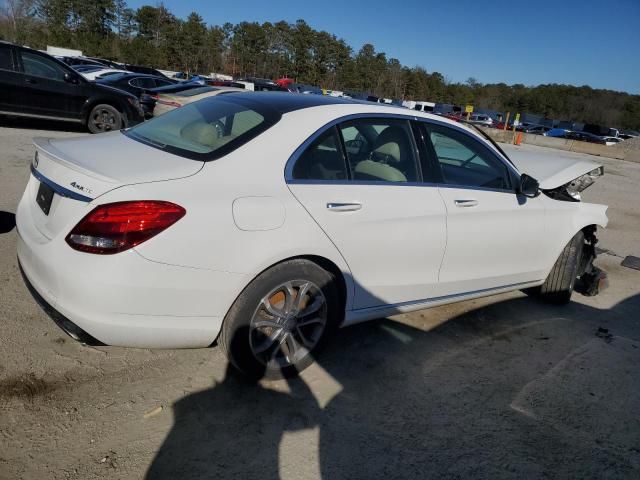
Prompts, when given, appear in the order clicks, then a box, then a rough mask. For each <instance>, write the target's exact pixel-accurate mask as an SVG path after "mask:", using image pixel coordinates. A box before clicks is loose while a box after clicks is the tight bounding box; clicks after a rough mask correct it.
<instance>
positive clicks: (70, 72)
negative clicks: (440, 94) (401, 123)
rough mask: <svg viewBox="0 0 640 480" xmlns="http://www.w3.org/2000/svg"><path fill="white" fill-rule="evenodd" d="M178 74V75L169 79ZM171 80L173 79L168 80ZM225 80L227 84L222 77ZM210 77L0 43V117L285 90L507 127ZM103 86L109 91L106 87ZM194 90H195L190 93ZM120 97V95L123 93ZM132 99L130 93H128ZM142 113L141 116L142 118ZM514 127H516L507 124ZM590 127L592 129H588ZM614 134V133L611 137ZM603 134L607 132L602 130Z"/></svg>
mask: <svg viewBox="0 0 640 480" xmlns="http://www.w3.org/2000/svg"><path fill="white" fill-rule="evenodd" d="M172 73H173V75H171V74H172ZM168 75H171V76H172V78H169V76H168ZM220 78H224V79H220ZM231 78H232V77H229V76H221V77H218V78H211V77H208V76H203V75H193V74H186V73H182V72H178V73H175V72H169V71H164V73H163V71H160V70H157V69H154V68H150V67H144V66H139V65H131V64H120V63H117V62H113V61H110V60H106V59H102V58H95V57H82V56H56V57H53V56H50V55H49V54H47V53H44V52H40V51H37V50H32V49H30V48H27V47H20V46H17V45H13V44H10V43H7V42H0V87H2V90H3V91H2V92H0V114H3V113H4V114H12V115H21V116H31V117H41V118H50V119H56V120H63V121H73V122H80V123H82V124H84V125H86V126H87V128H88V129H89V130H90V131H91V132H94V133H98V132H103V131H110V130H114V129H120V128H124V127H128V126H132V125H135V124H136V123H138V122H140V121H143V120H144V119H148V118H151V117H152V116H154V115H158V114H161V113H164V112H166V111H168V110H171V109H174V108H178V107H180V106H182V105H185V104H187V103H191V102H192V101H195V100H197V99H200V98H204V97H206V96H212V95H219V94H223V93H232V92H238V91H242V90H249V91H281V92H292V93H300V94H319V95H328V96H333V97H342V98H355V99H360V100H363V101H369V102H374V103H382V104H388V105H396V104H397V106H404V107H406V108H410V109H412V110H418V111H427V109H429V111H430V112H431V113H434V114H436V115H440V116H443V117H445V118H448V119H451V120H455V121H458V122H459V121H464V122H466V123H470V124H473V125H478V126H483V127H487V128H499V129H502V128H505V123H504V122H503V121H501V119H494V118H492V116H491V115H489V114H485V113H479V112H475V113H471V114H467V113H464V112H462V111H457V112H449V113H442V112H437V111H432V110H433V109H434V106H435V105H436V104H435V103H432V102H402V105H400V103H398V102H399V101H396V100H392V99H385V98H378V97H373V96H366V95H363V94H358V93H353V92H338V91H328V90H321V89H320V88H318V87H314V86H311V85H305V84H298V83H295V82H294V81H293V80H292V79H289V78H281V79H279V80H278V81H277V82H274V81H272V80H270V79H266V78H257V77H244V78H239V79H235V80H231ZM100 87H104V88H100ZM189 91H191V92H190V93H188V92H189ZM118 92H120V93H118ZM125 93H126V94H129V95H124V94H125ZM140 112H142V115H141V114H140ZM506 127H507V128H512V125H511V126H506ZM516 130H518V131H521V132H524V133H529V134H537V135H546V136H553V137H564V138H571V139H575V140H582V141H588V142H593V143H600V144H604V145H615V144H617V143H619V142H621V141H623V139H624V138H631V137H633V136H637V135H634V134H637V133H638V132H628V133H623V132H621V133H620V134H619V136H618V130H615V129H609V134H607V135H596V134H595V133H593V132H587V131H571V130H563V129H557V128H555V129H554V128H552V127H549V126H546V125H540V124H532V123H527V122H522V123H520V124H519V125H517V126H516ZM585 130H587V129H586V128H585ZM611 131H614V134H611ZM601 133H602V132H601Z"/></svg>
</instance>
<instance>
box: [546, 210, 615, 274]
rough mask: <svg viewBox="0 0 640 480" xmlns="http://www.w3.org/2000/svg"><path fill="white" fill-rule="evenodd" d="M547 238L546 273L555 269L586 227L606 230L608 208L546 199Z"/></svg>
mask: <svg viewBox="0 0 640 480" xmlns="http://www.w3.org/2000/svg"><path fill="white" fill-rule="evenodd" d="M544 202H545V210H546V215H545V223H546V228H545V238H544V243H545V245H546V248H545V249H544V251H545V254H544V256H543V262H544V266H545V271H546V272H547V273H548V272H550V271H551V269H552V268H553V265H554V263H555V261H556V260H557V259H558V257H559V256H560V253H561V252H562V250H563V249H564V247H565V246H566V245H567V244H568V243H569V241H570V240H571V239H572V238H573V236H574V235H575V234H576V233H578V232H579V231H580V230H582V229H583V228H585V227H588V226H590V225H597V226H599V227H602V228H605V227H606V226H607V224H608V223H609V219H608V218H607V213H606V212H607V208H608V207H607V206H606V205H600V204H596V203H583V202H565V201H560V200H553V199H551V198H548V197H545V198H544Z"/></svg>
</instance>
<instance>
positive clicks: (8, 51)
mask: <svg viewBox="0 0 640 480" xmlns="http://www.w3.org/2000/svg"><path fill="white" fill-rule="evenodd" d="M22 82H23V79H22V74H21V73H20V72H17V71H16V65H15V60H14V57H13V48H12V47H11V46H10V45H2V44H0V110H4V111H9V112H13V111H17V110H18V101H19V98H20V97H19V95H18V90H19V88H20V87H21V86H22Z"/></svg>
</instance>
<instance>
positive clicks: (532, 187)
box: [518, 173, 540, 198]
mask: <svg viewBox="0 0 640 480" xmlns="http://www.w3.org/2000/svg"><path fill="white" fill-rule="evenodd" d="M518 193H520V194H521V195H524V196H525V197H529V198H535V197H537V196H538V195H539V194H540V184H539V183H538V181H537V180H536V179H535V178H533V177H530V176H529V175H527V174H526V173H523V174H522V175H521V176H520V186H519V187H518Z"/></svg>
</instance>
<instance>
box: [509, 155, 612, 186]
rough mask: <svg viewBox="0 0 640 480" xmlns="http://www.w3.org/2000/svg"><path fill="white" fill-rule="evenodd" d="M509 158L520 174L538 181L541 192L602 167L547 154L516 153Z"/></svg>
mask: <svg viewBox="0 0 640 480" xmlns="http://www.w3.org/2000/svg"><path fill="white" fill-rule="evenodd" d="M510 158H511V160H512V161H513V163H514V164H515V165H516V167H517V168H518V170H519V171H520V173H526V174H527V175H529V176H531V177H533V178H535V179H536V180H538V182H539V183H540V188H541V189H542V190H551V189H553V188H557V187H560V186H562V185H565V184H567V183H569V182H571V181H572V180H575V179H576V178H578V177H580V176H582V175H584V174H586V173H589V172H591V171H592V170H595V169H596V168H599V167H601V166H602V165H601V164H599V163H596V162H592V161H590V160H582V159H573V158H567V157H561V156H558V157H549V156H548V154H547V153H545V154H539V155H537V154H535V153H530V152H527V153H522V152H518V154H513V155H511V157H510Z"/></svg>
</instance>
